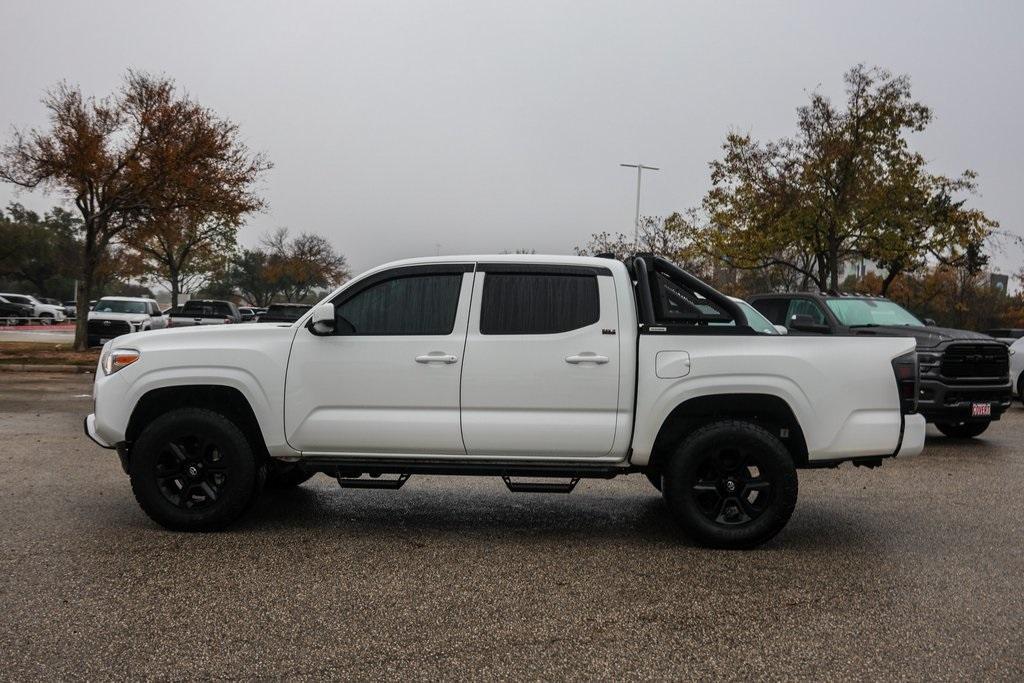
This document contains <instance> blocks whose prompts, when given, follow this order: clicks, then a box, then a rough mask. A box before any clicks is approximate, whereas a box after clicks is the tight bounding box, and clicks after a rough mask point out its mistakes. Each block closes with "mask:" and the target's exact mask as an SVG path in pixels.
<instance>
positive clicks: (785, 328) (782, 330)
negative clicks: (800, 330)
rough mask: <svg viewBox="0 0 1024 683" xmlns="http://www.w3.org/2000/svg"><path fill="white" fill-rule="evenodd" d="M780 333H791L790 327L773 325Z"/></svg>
mask: <svg viewBox="0 0 1024 683" xmlns="http://www.w3.org/2000/svg"><path fill="white" fill-rule="evenodd" d="M772 327H774V328H775V331H776V332H778V333H779V334H789V328H788V327H786V326H785V325H772Z"/></svg>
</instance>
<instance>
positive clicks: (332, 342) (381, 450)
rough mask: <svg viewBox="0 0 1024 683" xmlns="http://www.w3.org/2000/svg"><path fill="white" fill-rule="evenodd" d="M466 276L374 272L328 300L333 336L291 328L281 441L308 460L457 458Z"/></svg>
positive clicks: (434, 270) (436, 271)
mask: <svg viewBox="0 0 1024 683" xmlns="http://www.w3.org/2000/svg"><path fill="white" fill-rule="evenodd" d="M472 271H473V264H444V265H427V266H407V267H400V268H394V269H389V270H386V271H383V272H380V273H376V274H374V275H371V276H369V277H367V278H364V279H363V280H361V281H360V282H358V283H355V284H354V285H352V286H351V287H349V288H347V289H345V290H343V291H342V292H340V293H339V294H338V296H337V297H336V298H335V301H334V302H333V303H334V305H335V316H336V321H337V325H336V328H337V333H336V334H335V335H333V336H325V337H321V336H316V335H314V334H312V333H311V332H310V331H309V330H308V329H306V328H302V329H299V330H297V331H296V334H295V340H294V342H293V343H292V351H291V356H290V358H289V361H288V374H287V377H286V380H285V434H286V435H287V439H288V443H289V444H290V445H291V446H292V447H293V448H295V449H297V450H300V451H303V452H304V453H307V454H308V453H327V454H353V455H355V454H375V455H384V454H395V455H402V454H439V455H440V454H464V453H465V447H464V446H463V442H462V432H461V430H460V426H459V375H460V373H461V371H462V362H463V359H462V356H463V350H464V346H465V340H466V323H467V320H468V317H469V300H470V291H471V290H472V286H473V273H472Z"/></svg>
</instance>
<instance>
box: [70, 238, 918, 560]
mask: <svg viewBox="0 0 1024 683" xmlns="http://www.w3.org/2000/svg"><path fill="white" fill-rule="evenodd" d="M634 282H636V283H637V284H636V285H634ZM730 322H732V323H734V324H733V325H731V326H729V325H720V326H714V325H712V324H711V323H730ZM914 348H915V345H914V341H913V339H901V338H897V337H878V338H874V339H854V338H850V337H839V336H835V337H828V338H817V337H791V338H781V337H779V336H777V335H771V334H759V333H757V332H755V331H754V330H753V329H752V328H751V327H750V326H749V325H748V321H747V318H746V314H745V313H744V312H743V309H742V308H741V307H740V306H739V305H737V304H736V303H735V302H734V301H732V300H730V299H729V298H728V297H726V296H724V295H722V294H721V293H719V292H717V291H716V290H714V289H712V288H711V287H709V286H708V285H706V284H704V283H703V282H701V281H700V280H698V279H697V278H695V277H693V276H692V275H690V274H689V273H686V272H685V271H683V270H681V269H680V268H678V267H677V266H675V265H674V264H672V263H671V262H669V261H667V260H664V259H661V258H658V257H644V258H638V259H636V260H634V261H632V262H631V263H630V264H629V265H628V266H627V265H626V264H623V263H620V262H618V261H612V260H608V259H603V258H585V257H578V256H575V257H574V256H557V257H555V256H548V257H544V256H535V255H501V256H485V257H464V258H446V257H435V258H425V259H413V260H407V261H400V262H396V263H391V264H387V265H384V266H381V267H379V268H376V269H374V270H372V271H370V272H368V273H366V274H364V275H362V276H360V277H357V278H355V279H353V280H351V281H349V282H348V283H346V284H345V285H344V286H343V287H341V288H340V289H338V290H336V291H335V292H333V293H332V294H331V295H330V296H329V297H328V298H327V299H326V300H325V301H324V302H323V303H321V304H320V305H318V306H317V307H315V308H314V309H313V310H312V311H310V312H307V314H306V315H305V316H303V318H302V319H300V320H299V322H298V324H296V325H291V326H280V325H253V326H234V325H228V326H224V327H223V328H222V329H212V330H210V329H208V330H203V331H199V330H173V329H172V330H167V331H164V332H153V333H149V334H136V335H130V336H128V337H124V338H123V339H121V340H119V341H118V343H117V344H112V345H110V346H108V348H107V349H106V350H105V351H104V353H103V356H102V359H101V367H102V371H101V372H98V373H97V376H96V379H95V385H94V388H93V396H94V400H95V412H94V413H93V414H91V415H89V416H87V417H86V418H85V431H86V433H87V434H88V435H89V436H90V438H92V439H93V440H94V441H96V443H98V444H99V445H101V446H104V447H107V448H116V449H117V451H118V454H119V455H120V457H121V461H122V464H123V466H124V468H125V471H126V472H127V473H128V474H129V477H130V479H131V485H132V489H133V491H134V494H135V497H136V499H137V500H138V502H139V504H140V505H141V506H142V509H143V510H144V511H145V512H146V513H147V514H148V515H149V516H150V517H152V518H153V519H154V520H156V521H157V522H159V523H160V524H162V525H164V526H166V527H168V528H171V529H179V530H206V529H213V528H220V527H223V526H224V525H226V524H228V523H229V522H231V521H232V520H234V519H236V518H237V517H238V516H239V515H241V514H242V512H243V511H244V510H246V509H247V508H248V507H249V504H250V503H251V502H252V500H253V498H254V497H255V496H256V495H257V493H258V491H259V490H260V488H261V486H262V485H263V483H264V477H266V482H267V484H268V485H269V486H274V487H286V486H295V485H298V484H300V483H301V482H303V481H305V480H306V479H308V478H309V477H310V476H312V475H313V474H314V473H316V472H324V473H327V474H329V475H330V476H332V477H336V478H337V479H338V481H339V483H340V484H341V486H343V487H352V488H378V489H385V488H390V489H397V488H398V487H400V486H401V485H402V484H403V483H404V482H405V481H406V479H407V478H408V477H409V476H410V475H413V474H462V475H470V474H473V475H495V476H501V477H502V478H503V479H504V481H505V483H506V485H507V486H508V488H509V489H510V490H511V491H513V492H561V493H568V492H570V491H571V490H572V489H573V487H574V486H575V485H576V483H577V481H578V480H579V479H580V478H582V477H595V478H610V477H614V476H616V475H625V474H629V473H633V472H636V473H643V474H645V475H646V476H647V477H648V478H649V479H650V480H651V483H652V484H654V485H655V486H656V487H657V488H659V489H660V490H662V491H663V493H664V495H665V499H666V502H667V504H668V507H669V509H670V511H671V512H672V514H673V515H674V516H675V518H676V519H677V520H678V521H679V522H680V524H681V525H682V527H683V529H684V530H685V531H686V532H687V533H688V534H689V535H690V536H692V537H693V538H694V539H696V540H697V541H699V542H701V543H704V544H707V545H711V546H719V547H750V546H753V545H756V544H759V543H761V542H763V541H765V540H767V539H769V538H771V537H772V536H774V535H775V534H776V533H778V531H779V530H781V529H782V528H783V526H785V524H786V522H787V521H788V519H789V517H790V515H791V513H792V511H793V508H794V506H795V505H796V497H797V469H798V468H808V467H835V466H836V465H838V464H839V463H841V462H845V461H853V462H854V463H855V464H859V465H864V466H869V467H874V466H877V465H880V464H881V463H882V461H883V459H885V458H889V457H892V456H896V455H899V456H901V457H902V456H907V455H914V454H916V453H919V452H920V451H921V449H922V447H923V445H924V433H925V420H924V418H923V417H922V416H921V415H918V414H916V413H915V412H914V411H915V403H916V395H917V372H916V358H915V355H914ZM363 475H368V476H363ZM381 475H393V477H392V478H388V477H383V476H381ZM521 477H529V478H530V480H527V481H524V480H522V479H520V478H521ZM537 478H547V480H546V481H543V482H540V483H538V482H537V481H536V479H537ZM560 480H562V481H560Z"/></svg>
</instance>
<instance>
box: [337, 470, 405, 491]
mask: <svg viewBox="0 0 1024 683" xmlns="http://www.w3.org/2000/svg"><path fill="white" fill-rule="evenodd" d="M410 476H411V475H408V474H400V475H398V477H397V478H396V479H381V478H380V477H373V476H371V477H368V478H363V477H342V476H338V477H336V479H337V480H338V486H340V487H341V488H343V489H388V490H391V491H397V490H398V489H400V488H402V485H403V484H405V482H407V481H409V477H410Z"/></svg>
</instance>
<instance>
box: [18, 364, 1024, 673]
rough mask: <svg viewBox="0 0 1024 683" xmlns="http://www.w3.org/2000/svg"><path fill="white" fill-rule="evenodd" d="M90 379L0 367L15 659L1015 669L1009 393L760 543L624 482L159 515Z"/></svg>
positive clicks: (1013, 418) (1019, 422) (1023, 571)
mask: <svg viewBox="0 0 1024 683" xmlns="http://www.w3.org/2000/svg"><path fill="white" fill-rule="evenodd" d="M90 382H91V377H90V376H88V375H85V376H81V375H57V374H54V375H49V374H40V373H32V374H31V375H28V374H25V375H23V374H18V373H9V372H8V373H3V374H0V415H2V416H3V417H2V420H0V491H2V494H3V495H2V498H0V519H3V528H4V533H3V534H2V536H0V575H2V577H3V581H2V583H0V604H2V606H3V607H2V610H0V652H2V653H3V666H2V667H0V677H3V678H9V679H25V678H29V677H31V678H47V679H53V678H65V679H66V678H94V677H96V676H98V675H103V676H112V677H124V678H175V679H181V678H211V677H212V678H217V677H225V678H251V677H282V676H283V677H292V678H324V677H332V678H356V679H370V678H380V677H382V676H385V675H386V676H389V677H393V678H398V677H403V678H406V677H407V678H414V679H437V678H443V677H444V678H452V677H459V678H462V677H466V676H468V677H471V678H478V679H499V678H502V679H513V678H553V677H557V678H574V679H595V678H597V679H641V678H642V679H651V678H655V679H669V678H675V679H690V678H696V677H707V676H712V675H713V676H716V677H723V678H729V679H750V678H755V679H763V678H769V677H772V678H778V677H780V676H781V677H795V676H800V677H807V678H814V679H819V680H830V679H841V678H842V679H845V678H849V677H856V678H858V679H875V678H880V677H886V678H914V679H958V678H979V677H984V678H988V679H1006V680H1011V679H1017V680H1019V679H1020V677H1021V676H1022V675H1024V652H1022V648H1024V600H1022V598H1021V587H1022V580H1024V551H1022V545H1024V544H1022V541H1024V410H1022V409H1021V407H1020V404H1019V403H1018V404H1016V405H1015V406H1014V408H1013V409H1012V411H1011V413H1010V414H1009V415H1008V416H1006V417H1005V418H1004V419H1003V420H1002V421H1001V422H999V423H996V424H995V425H994V426H993V428H992V429H990V430H989V431H988V432H987V433H986V434H985V435H984V437H983V438H982V439H979V440H977V441H976V442H971V443H956V442H952V441H950V440H948V439H945V438H943V437H941V436H933V437H932V438H930V439H929V442H928V445H927V448H926V450H925V452H924V454H923V455H921V456H918V457H916V458H912V459H906V460H903V461H891V462H888V463H887V464H886V465H885V466H884V467H882V468H880V469H875V470H868V469H854V468H853V467H851V466H849V465H846V466H844V467H842V468H841V469H839V470H836V471H827V470H826V471H809V472H801V479H800V486H801V493H800V502H799V504H798V506H797V510H796V514H795V516H794V518H793V520H792V522H791V523H790V524H789V526H788V527H787V528H786V529H785V530H784V531H783V532H782V533H781V534H780V535H779V536H778V537H777V538H776V539H775V540H774V541H773V542H771V543H770V544H769V545H768V546H766V547H764V548H762V549H759V550H756V551H750V552H723V551H718V552H716V551H710V550H705V549H701V548H696V547H693V546H691V545H689V544H688V543H687V542H686V540H685V539H682V538H680V537H679V536H678V534H677V533H676V532H675V531H674V528H673V525H672V523H671V520H670V519H669V518H668V516H667V513H666V511H665V508H664V506H663V504H662V502H661V498H660V496H659V495H658V494H657V493H656V492H655V491H654V490H653V489H652V488H651V486H650V485H649V484H648V483H647V481H646V479H644V478H643V477H642V476H640V475H633V476H629V477H622V478H619V479H617V480H614V481H585V482H583V483H582V484H581V485H580V486H579V487H578V489H577V491H576V492H575V493H573V494H572V495H569V496H561V495H537V494H511V493H508V492H507V491H506V490H505V489H504V486H503V485H502V484H501V482H500V481H499V480H496V479H475V478H464V479H458V478H442V477H421V478H416V477H414V478H413V479H412V480H411V481H410V482H409V484H408V485H406V487H405V488H403V489H402V490H401V491H398V492H388V491H358V490H356V491H353V490H345V491H343V490H341V489H338V487H337V486H336V485H335V484H334V483H333V482H332V481H331V480H330V479H328V478H326V477H324V476H323V475H318V476H317V477H316V478H315V479H313V480H312V481H311V482H309V483H307V484H306V485H305V486H303V487H301V488H300V489H299V490H296V491H292V492H288V493H284V494H267V495H265V496H264V497H263V498H262V499H261V500H260V501H259V503H258V504H257V509H256V510H255V514H252V515H250V516H248V517H246V518H245V519H244V520H243V521H242V523H241V524H240V525H238V526H235V527H233V528H232V529H231V530H230V531H228V532H224V533H219V534H205V535H185V534H175V533H169V532H167V531H164V530H163V529H161V528H159V527H157V526H156V525H155V524H154V523H152V522H150V521H149V520H148V519H147V518H146V517H145V516H144V515H143V513H142V512H141V510H139V508H138V506H137V505H136V504H135V501H134V500H133V498H132V494H131V491H130V488H129V486H128V481H127V478H126V477H125V476H124V475H123V474H122V472H121V470H120V466H119V465H118V463H117V458H116V456H115V455H114V454H113V453H111V452H108V451H102V450H101V449H99V448H98V447H96V446H94V445H93V444H92V443H91V442H89V441H88V440H87V439H86V438H85V437H84V435H83V434H82V431H81V420H82V416H83V415H84V414H85V413H86V412H88V409H89V406H90V399H89V397H88V394H89V390H90ZM930 433H931V432H930Z"/></svg>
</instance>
